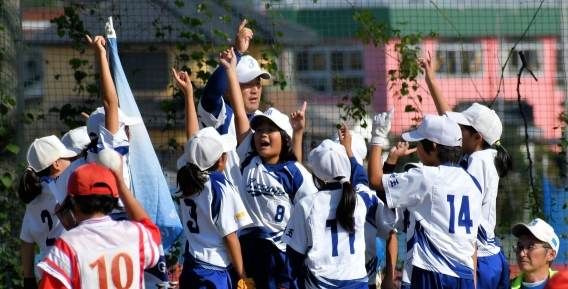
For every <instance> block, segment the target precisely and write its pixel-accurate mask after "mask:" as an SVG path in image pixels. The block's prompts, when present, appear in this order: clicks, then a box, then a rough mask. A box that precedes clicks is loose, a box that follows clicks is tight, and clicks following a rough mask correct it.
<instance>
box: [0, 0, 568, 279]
mask: <svg viewBox="0 0 568 289" xmlns="http://www.w3.org/2000/svg"><path fill="white" fill-rule="evenodd" d="M454 2H456V1H432V2H431V1H425V0H404V1H394V0H381V1H347V0H326V1H321V0H320V1H312V0H294V1H273V2H271V1H256V0H255V1H253V0H242V1H236V0H233V1H225V0H218V1H217V0H215V1H189V0H177V1H173V0H136V1H134V0H121V1H118V0H113V1H95V0H85V1H56V0H51V1H44V0H25V1H15V0H0V8H1V9H0V39H1V40H2V41H1V42H0V88H1V89H2V90H1V95H0V96H1V97H2V105H3V106H2V108H1V111H0V113H1V115H0V122H1V123H0V129H1V130H0V137H1V139H0V145H1V146H2V147H0V158H2V160H1V161H0V167H1V169H2V170H3V172H7V171H14V172H15V171H18V172H19V171H21V167H20V166H19V164H18V162H25V158H24V157H23V156H24V152H25V151H26V149H27V147H28V146H29V144H30V143H31V142H32V141H33V140H34V139H35V138H38V137H42V136H46V135H49V134H55V135H57V136H62V135H63V134H64V133H65V132H66V131H68V130H69V129H71V128H75V127H77V126H80V125H84V119H83V118H81V116H80V113H81V112H87V113H89V112H90V111H92V110H93V109H94V108H96V107H98V106H100V100H98V79H97V76H98V75H97V74H96V72H97V67H96V65H95V58H94V55H93V53H92V51H91V49H90V48H89V47H87V45H86V42H85V40H84V38H83V35H84V34H87V33H88V34H90V35H99V34H103V33H104V22H105V20H106V17H108V16H113V17H114V19H115V20H114V25H115V29H116V32H117V35H118V39H119V45H120V53H121V59H122V63H123V66H124V69H125V72H126V74H127V76H128V78H129V81H130V84H131V88H132V89H133V92H134V95H135V97H136V99H137V102H138V105H139V106H140V109H141V112H142V115H143V118H144V121H145V123H146V126H147V128H148V129H149V131H150V135H151V138H152V141H153V144H154V147H155V149H156V151H157V153H158V157H159V158H160V161H161V164H162V166H163V171H164V174H165V175H166V178H167V180H168V182H169V184H170V186H171V187H172V189H174V188H175V176H176V160H177V158H178V157H179V156H180V155H181V154H182V147H183V145H184V144H185V130H184V127H183V123H184V115H183V97H181V96H180V94H179V91H178V90H177V89H175V88H174V86H173V82H172V81H173V79H172V75H171V72H170V68H172V67H174V68H176V69H185V70H187V71H189V72H190V76H191V78H192V80H193V81H194V87H195V89H196V91H195V95H196V96H197V97H198V96H199V95H200V94H201V91H202V88H203V86H204V83H205V81H206V80H207V77H208V76H209V75H210V74H211V73H212V72H213V70H214V69H215V67H216V66H217V54H218V52H219V51H221V50H222V49H225V48H227V47H230V46H231V45H232V42H233V41H234V37H235V33H236V30H237V28H238V25H239V23H240V21H241V19H243V18H246V19H247V20H248V23H249V24H248V26H249V27H251V28H252V29H253V31H254V38H253V42H252V44H251V47H250V49H249V53H250V54H251V55H253V56H254V57H256V58H257V59H259V61H260V62H261V64H262V66H263V67H264V69H266V70H267V71H269V72H270V73H271V74H272V75H273V76H274V77H273V79H271V80H270V81H264V83H263V104H262V106H261V109H265V108H267V107H269V106H275V107H277V108H278V109H280V110H281V111H283V112H286V113H289V112H291V111H293V110H295V109H297V108H299V107H301V104H302V102H303V101H304V100H306V101H308V108H307V117H308V122H309V124H308V128H307V129H306V131H305V137H304V144H303V148H304V155H305V156H306V155H307V153H308V152H309V151H310V150H311V148H313V147H315V146H317V145H318V144H319V143H320V142H321V140H323V139H325V138H329V137H331V136H332V135H333V134H334V133H335V132H336V125H337V124H338V123H339V122H340V121H341V117H345V119H346V120H347V123H348V124H349V125H350V126H351V127H352V128H354V129H355V130H356V131H357V132H359V133H361V134H362V135H363V136H364V137H366V138H369V137H370V124H369V121H370V120H371V119H372V117H373V115H374V114H376V113H377V112H381V111H385V110H387V109H389V108H390V107H395V108H396V110H397V116H396V119H395V121H394V123H393V129H392V131H391V137H390V141H391V143H394V142H396V141H399V140H400V135H401V134H402V133H403V132H405V131H408V130H409V129H411V128H412V127H413V126H414V125H416V124H418V123H419V121H420V119H421V118H422V117H423V116H424V115H425V114H433V113H436V108H435V106H434V103H433V101H432V100H431V97H430V95H429V93H428V91H427V87H426V84H425V82H424V76H423V75H422V74H421V73H418V74H417V72H418V71H417V66H416V65H414V66H410V67H406V65H408V64H409V63H412V62H414V58H415V57H416V56H418V57H427V58H431V59H432V60H433V61H434V62H435V63H436V65H435V70H436V78H437V81H438V84H439V86H440V88H441V90H442V92H443V93H444V95H445V96H446V97H447V99H448V102H449V105H450V106H451V107H453V108H454V109H455V110H458V111H459V110H463V109H465V108H466V107H467V106H468V105H469V104H471V103H473V102H480V103H483V104H485V105H488V106H491V108H493V109H494V110H496V111H497V113H498V114H499V116H500V117H501V120H502V121H503V125H504V134H503V137H502V139H501V143H502V144H503V145H504V146H505V147H506V148H507V149H508V150H509V152H510V153H511V154H512V155H513V157H514V166H515V168H514V170H513V171H512V172H511V173H510V174H509V176H508V177H507V178H504V179H502V180H501V182H500V191H499V197H498V199H497V204H496V208H497V212H498V215H497V228H496V231H497V233H498V236H499V238H500V240H501V244H502V245H503V248H504V250H505V252H506V256H507V258H508V260H509V262H510V265H511V268H512V269H513V270H516V265H515V264H516V260H515V255H514V254H513V252H512V250H511V249H510V248H511V245H512V244H513V242H515V238H514V237H512V235H511V234H510V228H511V226H512V225H513V224H514V223H516V222H521V221H528V220H530V219H532V218H533V217H534V216H535V214H537V215H540V216H541V217H543V218H546V219H547V220H548V221H550V222H551V223H552V224H553V225H554V228H555V230H556V231H557V233H558V235H559V236H561V238H562V239H561V242H562V245H561V252H560V253H559V257H558V258H556V260H555V262H554V263H555V266H563V265H564V264H565V263H566V262H567V261H566V260H567V259H566V258H565V254H566V252H567V250H566V249H567V248H568V247H567V242H568V239H566V238H565V237H567V236H566V234H565V233H566V228H567V226H566V217H567V216H568V214H567V212H566V205H565V203H566V201H568V199H567V196H566V193H565V188H566V185H567V184H566V178H565V174H566V157H565V156H564V154H563V153H562V151H563V150H562V145H564V146H565V145H566V144H567V142H566V141H565V140H564V138H563V135H564V130H565V124H566V121H565V116H564V111H565V110H566V97H567V91H566V77H565V75H566V74H565V71H566V65H565V62H564V58H565V57H566V54H565V53H564V50H565V49H564V45H565V43H566V41H564V40H566V39H568V38H566V33H567V30H566V29H567V28H566V22H567V21H568V20H567V19H566V18H565V16H566V9H567V7H563V6H562V5H561V4H560V3H561V2H562V1H544V3H543V4H542V3H541V2H534V1H533V2H530V1H529V3H525V2H523V3H519V1H513V0H507V1H460V3H459V4H456V3H454ZM541 4H542V5H541ZM401 41H402V42H401ZM399 43H402V44H404V45H402V46H397V45H396V44H399ZM397 47H401V48H400V49H405V50H396V49H397ZM518 51H523V52H524V55H525V56H526V58H527V64H528V66H529V68H530V69H531V70H532V72H533V73H534V75H535V77H536V78H537V79H538V81H536V80H534V79H533V78H532V77H531V76H530V74H529V73H528V72H527V71H524V73H523V76H522V77H521V85H520V99H518V96H519V94H518V92H517V84H518V78H517V74H518V72H519V69H520V68H521V65H522V64H521V61H520V58H519V56H518V54H517V52H518ZM405 69H407V70H406V73H407V74H406V75H405V74H404V73H405ZM393 77H394V78H393ZM401 77H402V78H401ZM404 83H406V84H404ZM405 85H407V86H408V87H406V86H405ZM8 96H9V97H10V99H13V100H14V102H16V103H17V105H13V107H12V105H11V104H10V101H9V100H8V99H7V98H6V97H8ZM196 101H197V99H196ZM338 104H342V106H341V107H338ZM521 108H522V111H523V112H524V116H523V114H522V113H521ZM367 124H368V125H367ZM525 127H527V128H528V130H527V131H526V132H525ZM4 128H6V129H8V130H9V131H10V132H11V133H10V134H5V133H4V130H3V129H4ZM15 147H18V148H19V150H16V148H15ZM527 148H529V150H528V152H530V160H531V161H532V166H529V158H528V155H529V154H528V153H527ZM306 159H307V158H304V160H306ZM416 160H417V157H416V156H411V157H409V158H407V159H405V160H402V161H400V162H399V164H403V163H404V161H416ZM304 163H305V164H306V165H307V163H306V161H304ZM401 169H402V166H401V165H400V166H399V168H397V170H401ZM530 172H532V176H533V180H534V183H535V186H534V187H531V183H530V178H531V174H530ZM4 179H6V183H5V182H4ZM8 179H10V181H11V182H13V183H12V184H10V183H8V181H7V180H8ZM2 183H3V187H2V186H0V188H2V189H3V191H2V193H3V194H5V197H6V198H5V200H6V202H7V203H6V206H8V205H9V206H16V207H18V210H12V209H10V208H12V207H10V208H8V207H6V209H4V208H1V207H0V219H1V220H2V221H3V222H2V223H3V224H5V225H3V228H4V230H5V229H6V228H5V226H9V227H10V228H9V231H6V232H7V233H5V231H2V232H0V246H2V248H3V252H4V253H3V254H7V255H6V256H7V257H6V258H8V259H9V258H13V259H15V260H17V259H18V258H19V255H18V252H17V250H16V249H17V248H18V247H19V243H18V242H19V240H18V229H19V226H20V224H19V220H21V217H22V210H21V208H20V206H19V205H16V204H19V203H18V202H17V201H18V200H17V198H15V191H14V188H15V185H17V178H15V177H14V176H12V175H10V174H8V175H6V174H5V175H4V176H3V179H2ZM535 189H536V191H534V190H535ZM535 194H536V196H535ZM13 200H15V202H13ZM0 206H1V205H0ZM399 238H402V239H401V240H404V239H403V238H404V236H403V235H399ZM399 244H400V250H399V251H400V254H399V258H400V259H402V258H404V254H405V250H406V249H405V248H406V246H405V242H404V241H401V242H399ZM3 261H4V260H2V261H0V263H3ZM0 271H1V270H0ZM517 272H518V271H514V273H513V276H515V275H516V274H517ZM2 282H3V284H0V287H1V286H3V285H7V286H11V285H10V284H11V283H10V282H11V281H10V278H9V277H6V278H4V279H3V281H2Z"/></svg>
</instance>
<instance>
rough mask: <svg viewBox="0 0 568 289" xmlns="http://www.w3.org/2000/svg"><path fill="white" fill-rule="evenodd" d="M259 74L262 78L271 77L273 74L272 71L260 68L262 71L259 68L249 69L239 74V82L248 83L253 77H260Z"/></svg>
mask: <svg viewBox="0 0 568 289" xmlns="http://www.w3.org/2000/svg"><path fill="white" fill-rule="evenodd" d="M259 76H260V78H262V79H270V77H272V76H271V75H270V73H268V72H265V71H262V70H260V71H258V70H257V71H255V70H253V71H249V72H247V73H244V74H242V75H239V76H238V78H239V83H247V82H250V81H252V80H253V79H255V78H257V77H259Z"/></svg>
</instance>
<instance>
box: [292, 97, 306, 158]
mask: <svg viewBox="0 0 568 289" xmlns="http://www.w3.org/2000/svg"><path fill="white" fill-rule="evenodd" d="M307 105H308V102H307V101H304V104H303V105H302V109H301V110H299V109H298V110H296V111H294V112H292V113H290V124H291V125H292V131H293V134H294V135H293V136H291V137H292V149H293V150H294V154H295V155H296V159H297V161H298V163H302V157H303V147H302V140H303V138H304V128H305V127H306V106H307Z"/></svg>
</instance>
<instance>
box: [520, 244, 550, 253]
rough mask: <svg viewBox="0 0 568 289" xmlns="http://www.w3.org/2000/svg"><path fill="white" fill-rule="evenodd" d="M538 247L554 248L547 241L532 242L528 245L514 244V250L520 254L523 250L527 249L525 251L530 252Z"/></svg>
mask: <svg viewBox="0 0 568 289" xmlns="http://www.w3.org/2000/svg"><path fill="white" fill-rule="evenodd" d="M537 245H541V246H537ZM538 248H545V249H552V247H550V245H548V244H546V243H539V244H530V245H528V246H526V247H525V246H513V251H515V253H517V254H519V253H521V251H525V253H528V252H530V251H532V250H534V249H538Z"/></svg>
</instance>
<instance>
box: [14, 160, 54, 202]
mask: <svg viewBox="0 0 568 289" xmlns="http://www.w3.org/2000/svg"><path fill="white" fill-rule="evenodd" d="M50 168H51V166H49V167H47V168H45V169H44V170H42V171H40V172H37V173H36V172H35V171H34V170H33V169H31V168H30V169H27V170H26V171H25V172H24V174H23V175H22V178H21V179H20V185H19V186H18V197H19V198H20V200H21V201H22V202H24V203H26V204H29V203H30V202H31V201H33V200H34V199H35V198H37V196H39V194H41V185H40V183H39V180H40V178H41V177H45V176H48V175H49V170H50Z"/></svg>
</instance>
